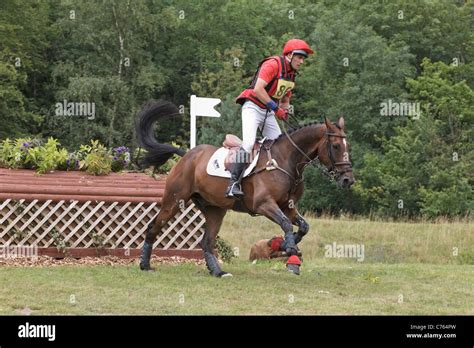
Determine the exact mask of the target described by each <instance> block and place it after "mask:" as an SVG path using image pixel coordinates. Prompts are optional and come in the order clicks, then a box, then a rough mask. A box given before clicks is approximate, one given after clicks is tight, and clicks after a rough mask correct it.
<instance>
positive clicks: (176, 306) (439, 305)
mask: <svg viewBox="0 0 474 348" xmlns="http://www.w3.org/2000/svg"><path fill="white" fill-rule="evenodd" d="M309 223H310V226H311V229H310V233H309V234H308V235H307V236H306V237H305V239H304V240H303V242H302V243H301V249H302V250H303V254H304V262H303V266H302V274H301V276H299V277H298V276H294V275H291V274H289V273H288V272H287V271H286V270H285V266H284V264H283V263H282V262H281V261H277V260H275V261H263V262H258V263H257V264H251V263H250V262H248V261H247V257H248V251H249V247H250V245H251V244H252V243H253V242H255V241H257V240H259V239H262V238H269V237H271V236H272V235H274V234H280V229H279V227H278V226H276V225H274V224H273V223H271V222H270V221H268V220H266V219H265V218H262V217H257V218H252V217H250V216H246V215H242V214H237V213H230V214H229V215H228V216H227V217H226V219H225V223H224V226H223V228H222V231H221V237H222V238H224V239H225V240H226V241H228V242H229V243H230V244H231V245H232V246H234V247H236V248H237V249H236V250H237V251H238V253H239V257H238V258H236V259H234V260H233V261H232V262H231V263H230V264H224V265H223V268H224V270H226V271H228V272H231V273H232V274H233V275H234V277H232V278H224V279H217V278H213V277H210V276H209V275H208V272H207V270H206V269H205V266H199V265H194V264H183V265H164V266H158V269H157V272H155V273H148V272H141V271H139V270H138V267H137V266H134V265H116V266H103V265H102V266H84V265H80V266H57V267H16V266H3V267H0V314H23V313H31V314H38V315H42V314H98V315H99V314H149V315H160V314H164V315H170V314H185V315H189V314H205V315H206V314H218V315H220V314H231V315H233V314H258V315H259V314H276V315H288V314H303V315H314V314H316V315H320V314H342V315H346V314H360V315H362V314H369V315H370V314H381V315H384V314H402V315H417V314H418V315H422V314H433V315H436V314H441V315H443V314H471V315H472V314H474V302H473V301H472V298H474V235H473V231H472V225H470V224H469V223H466V222H457V223H437V224H429V223H417V224H410V223H385V222H378V221H375V222H374V221H368V220H358V221H354V220H345V219H341V220H334V219H327V218H326V219H311V218H310V219H309ZM334 242H335V243H337V244H360V245H364V260H363V261H362V262H359V261H357V260H355V259H354V258H330V257H325V246H326V245H328V244H332V243H334Z"/></svg>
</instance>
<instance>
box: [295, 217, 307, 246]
mask: <svg viewBox="0 0 474 348" xmlns="http://www.w3.org/2000/svg"><path fill="white" fill-rule="evenodd" d="M295 210H296V209H295ZM293 223H294V224H296V225H297V226H298V231H297V232H296V235H295V243H296V244H298V243H299V242H301V240H302V239H303V237H304V236H305V235H306V233H308V231H309V224H308V222H307V221H306V220H305V219H304V218H303V217H302V216H301V215H300V213H298V211H296V215H295V218H294V220H293Z"/></svg>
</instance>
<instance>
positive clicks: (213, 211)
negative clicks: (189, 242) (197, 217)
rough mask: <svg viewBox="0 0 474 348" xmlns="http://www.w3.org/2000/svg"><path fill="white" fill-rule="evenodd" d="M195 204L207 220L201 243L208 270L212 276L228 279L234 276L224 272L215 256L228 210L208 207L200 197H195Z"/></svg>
mask: <svg viewBox="0 0 474 348" xmlns="http://www.w3.org/2000/svg"><path fill="white" fill-rule="evenodd" d="M193 202H194V203H195V204H196V205H197V206H198V208H199V209H200V210H201V211H202V213H203V214H204V217H205V218H206V223H205V225H204V226H205V227H204V229H205V232H204V236H203V238H202V241H201V247H202V250H203V251H204V259H205V260H206V265H207V269H208V270H209V272H210V273H211V275H213V276H215V277H226V276H232V274H230V273H227V272H224V271H222V269H221V267H220V266H219V262H218V261H217V258H216V256H215V255H214V249H215V247H216V239H217V234H218V233H219V230H220V228H221V225H222V220H223V219H224V216H225V214H226V212H227V211H226V210H225V209H222V208H218V207H214V206H207V205H206V203H205V201H203V200H202V199H201V198H200V197H193Z"/></svg>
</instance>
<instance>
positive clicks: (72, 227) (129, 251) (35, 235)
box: [0, 168, 205, 258]
mask: <svg viewBox="0 0 474 348" xmlns="http://www.w3.org/2000/svg"><path fill="white" fill-rule="evenodd" d="M165 181H166V178H165V177H164V178H162V179H159V180H155V179H153V178H151V177H149V176H147V175H145V174H141V173H112V174H109V175H107V176H92V175H88V174H86V173H84V172H61V171H58V172H54V173H47V174H43V175H37V174H36V173H35V172H34V171H32V170H24V169H18V170H11V169H3V168H0V247H2V246H13V245H15V246H37V248H38V254H39V255H50V256H53V257H64V256H71V257H84V256H96V255H115V256H120V257H137V256H138V255H139V254H140V249H141V247H142V245H143V242H144V238H145V231H146V228H147V226H148V224H149V223H150V222H151V221H152V220H153V219H154V218H155V216H156V215H157V214H158V212H159V209H160V204H161V199H162V196H163V191H164V187H165ZM204 222H205V219H204V216H203V215H202V214H201V212H200V211H199V210H198V209H197V208H196V207H195V206H194V204H193V203H192V202H189V203H188V205H187V206H186V207H185V208H184V209H182V210H181V211H180V212H178V213H177V214H176V216H175V217H174V218H173V219H172V220H170V221H169V222H168V228H167V229H166V231H165V232H164V233H163V234H162V235H159V236H158V238H157V240H156V242H155V244H154V253H155V254H157V255H163V256H183V257H191V258H200V257H202V251H201V250H200V246H199V243H200V241H201V239H202V236H203V234H204V229H203V225H204Z"/></svg>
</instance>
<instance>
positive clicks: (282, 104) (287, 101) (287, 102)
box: [280, 93, 290, 110]
mask: <svg viewBox="0 0 474 348" xmlns="http://www.w3.org/2000/svg"><path fill="white" fill-rule="evenodd" d="M280 107H281V108H282V109H285V110H288V109H289V108H290V95H289V93H288V94H287V95H285V96H284V97H283V98H281V101H280Z"/></svg>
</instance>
